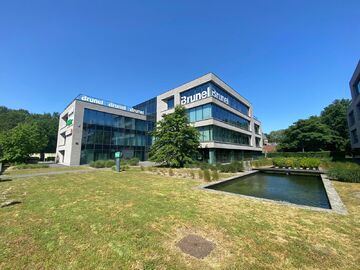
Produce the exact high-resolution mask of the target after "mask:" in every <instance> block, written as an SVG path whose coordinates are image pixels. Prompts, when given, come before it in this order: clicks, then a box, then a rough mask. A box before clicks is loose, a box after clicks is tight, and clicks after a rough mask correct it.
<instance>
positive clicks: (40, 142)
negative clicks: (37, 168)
mask: <svg viewBox="0 0 360 270" xmlns="http://www.w3.org/2000/svg"><path fill="white" fill-rule="evenodd" d="M47 144H48V138H47V137H46V136H43V135H42V131H41V128H40V127H39V126H38V124H37V123H36V122H29V123H20V124H18V125H17V126H16V127H15V128H13V129H10V130H9V131H6V132H3V133H1V134H0V145H1V148H2V154H3V157H2V159H3V160H6V161H8V162H24V161H26V160H27V159H28V158H29V155H30V154H31V153H39V152H40V151H41V149H43V148H44V147H46V145H47Z"/></svg>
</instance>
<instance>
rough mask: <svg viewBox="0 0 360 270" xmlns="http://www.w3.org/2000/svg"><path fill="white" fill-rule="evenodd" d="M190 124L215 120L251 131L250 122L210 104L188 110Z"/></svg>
mask: <svg viewBox="0 0 360 270" xmlns="http://www.w3.org/2000/svg"><path fill="white" fill-rule="evenodd" d="M187 114H188V118H189V122H190V123H193V122H197V121H202V120H207V119H210V118H213V119H215V120H218V121H221V122H224V123H227V124H229V125H233V126H236V127H239V128H241V129H245V130H249V127H250V122H249V121H248V120H246V119H245V118H242V117H241V116H238V115H236V114H234V113H232V112H230V111H228V110H225V109H224V108H221V107H220V106H218V105H216V104H213V103H208V104H206V105H202V106H198V107H194V108H191V109H188V110H187Z"/></svg>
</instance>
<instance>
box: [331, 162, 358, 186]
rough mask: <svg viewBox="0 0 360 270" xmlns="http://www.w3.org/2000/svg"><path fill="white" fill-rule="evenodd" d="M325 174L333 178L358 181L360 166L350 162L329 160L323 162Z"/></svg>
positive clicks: (343, 180)
mask: <svg viewBox="0 0 360 270" xmlns="http://www.w3.org/2000/svg"><path fill="white" fill-rule="evenodd" d="M324 165H325V166H326V167H327V168H326V170H327V172H326V174H327V175H328V176H329V177H330V178H331V179H334V180H338V181H342V182H352V183H360V166H359V165H358V164H355V163H352V162H329V163H327V164H324Z"/></svg>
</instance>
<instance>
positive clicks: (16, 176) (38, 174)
mask: <svg viewBox="0 0 360 270" xmlns="http://www.w3.org/2000/svg"><path fill="white" fill-rule="evenodd" d="M110 170H111V169H109V168H103V169H84V170H68V171H55V172H42V173H27V174H17V175H0V179H1V180H6V179H15V178H26V177H34V176H46V175H57V174H64V173H89V172H96V171H110Z"/></svg>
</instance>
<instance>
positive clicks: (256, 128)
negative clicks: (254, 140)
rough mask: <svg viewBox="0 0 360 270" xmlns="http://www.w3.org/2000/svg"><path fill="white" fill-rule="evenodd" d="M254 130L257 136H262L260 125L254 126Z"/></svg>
mask: <svg viewBox="0 0 360 270" xmlns="http://www.w3.org/2000/svg"><path fill="white" fill-rule="evenodd" d="M254 127H255V128H254V129H255V133H256V134H260V126H259V125H257V124H254Z"/></svg>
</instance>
